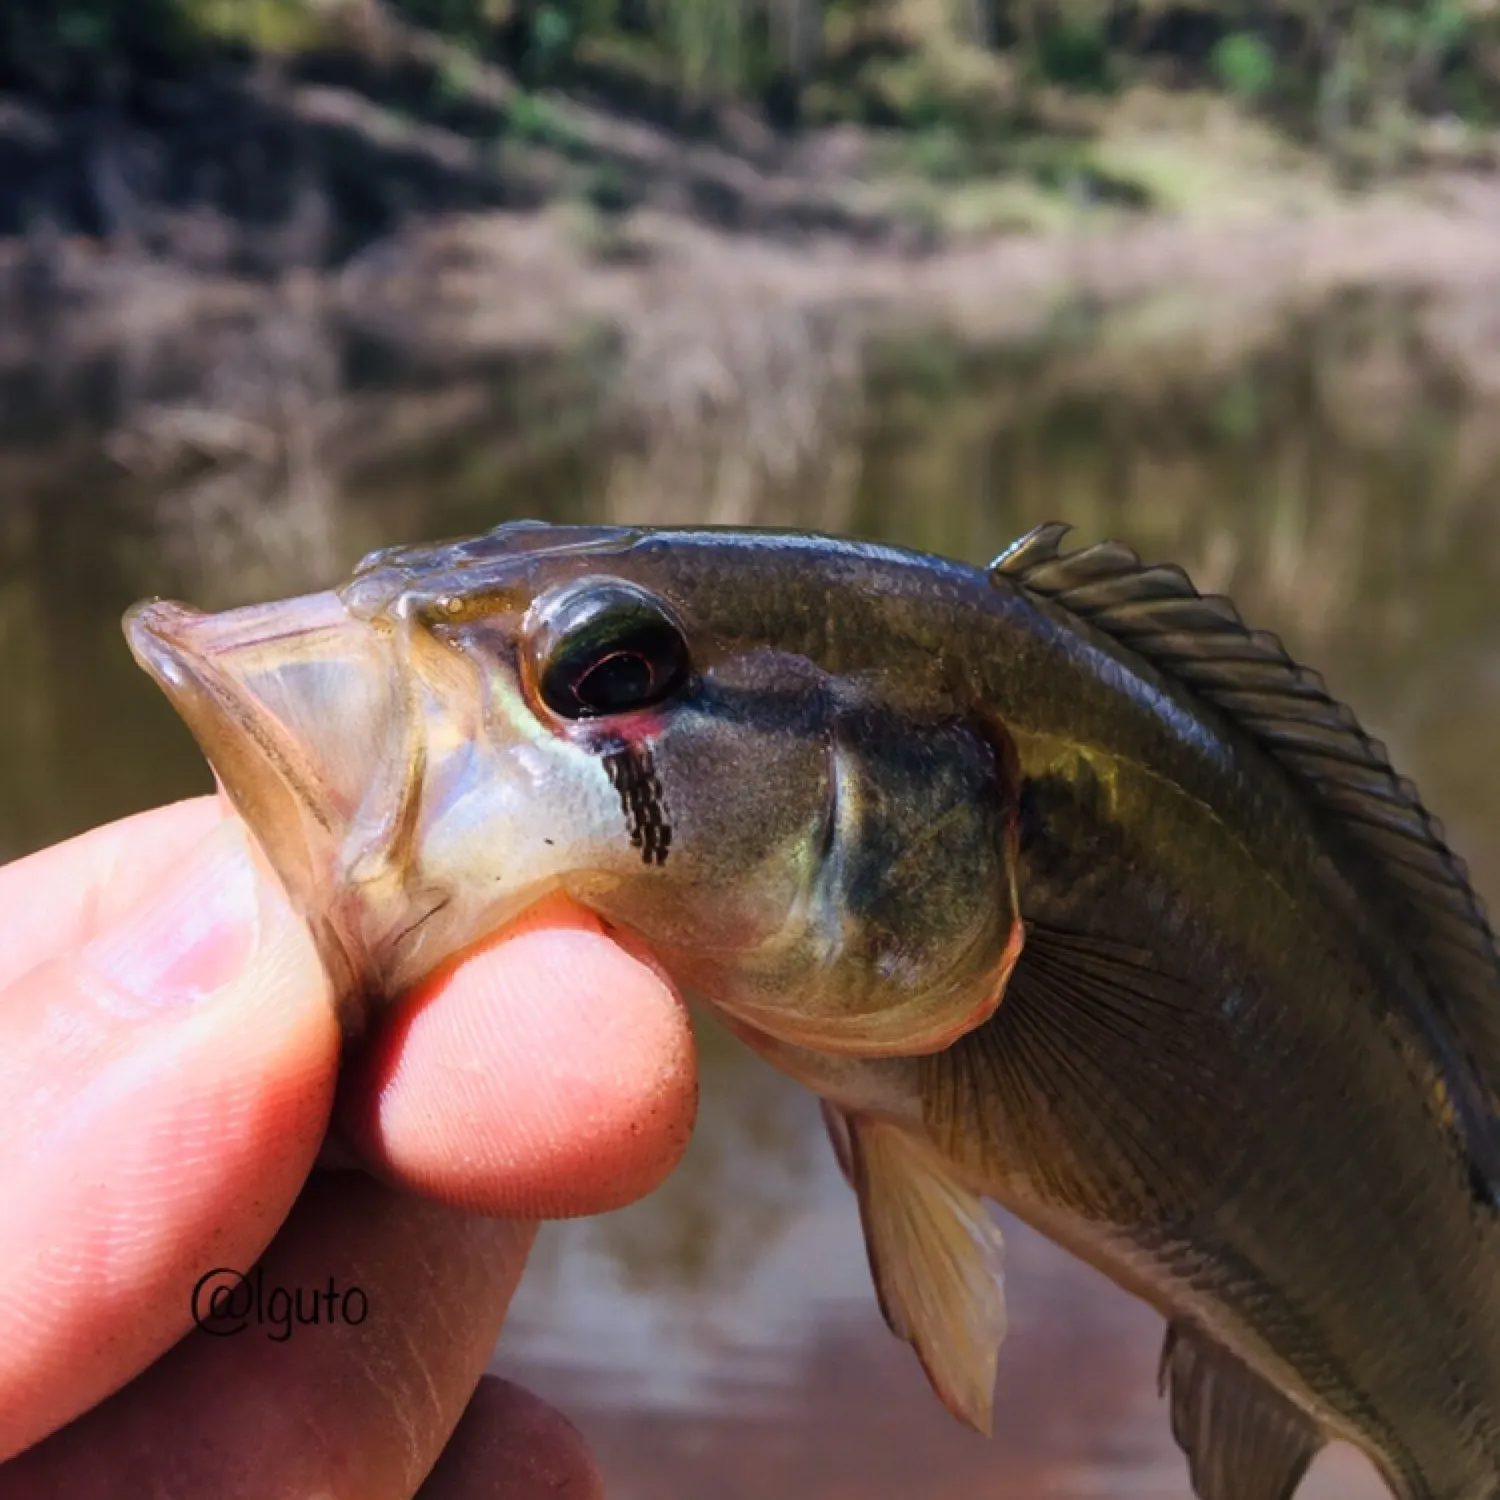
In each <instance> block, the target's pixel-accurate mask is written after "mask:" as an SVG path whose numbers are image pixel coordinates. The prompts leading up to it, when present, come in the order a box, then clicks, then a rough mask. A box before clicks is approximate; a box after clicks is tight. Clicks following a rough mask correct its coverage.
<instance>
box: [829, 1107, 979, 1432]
mask: <svg viewBox="0 0 1500 1500" xmlns="http://www.w3.org/2000/svg"><path fill="white" fill-rule="evenodd" d="M826 1114H827V1115H828V1116H830V1117H831V1118H830V1119H829V1121H828V1123H829V1129H830V1134H832V1135H834V1139H835V1146H836V1148H837V1146H838V1145H839V1144H841V1142H840V1141H839V1134H840V1133H842V1134H843V1136H844V1139H845V1140H847V1143H848V1167H849V1171H848V1174H847V1175H848V1176H849V1177H850V1180H851V1181H852V1182H853V1184H854V1189H855V1191H856V1192H857V1193H858V1194H859V1212H860V1218H861V1219H862V1221H863V1223H864V1231H865V1247H866V1249H867V1250H868V1252H869V1256H870V1272H871V1275H872V1276H873V1277H874V1281H875V1291H876V1295H877V1296H878V1297H879V1298H880V1310H881V1312H882V1313H884V1314H885V1320H886V1322H887V1323H888V1324H889V1325H890V1328H891V1332H892V1333H894V1334H895V1335H896V1336H897V1337H898V1338H902V1339H905V1340H906V1342H907V1343H909V1344H910V1345H911V1346H912V1347H913V1348H914V1349H915V1350H916V1351H917V1358H918V1359H920V1360H921V1361H922V1368H923V1369H924V1370H925V1371H926V1372H927V1378H928V1380H929V1381H931V1383H932V1388H933V1390H934V1391H935V1392H936V1393H937V1395H938V1398H939V1399H940V1400H941V1401H942V1403H943V1404H944V1405H945V1406H946V1407H947V1408H948V1410H949V1411H951V1412H952V1413H953V1415H954V1416H956V1417H958V1418H959V1419H960V1420H961V1421H963V1422H966V1423H968V1425H969V1426H970V1427H973V1428H975V1429H976V1430H977V1431H979V1432H982V1433H984V1434H986V1435H988V1433H989V1430H990V1415H991V1406H992V1404H993V1402H994V1393H995V1356H996V1353H997V1351H998V1350H999V1347H1000V1342H1001V1340H1002V1339H1003V1338H1004V1337H1005V1293H1004V1286H1003V1264H1002V1262H1003V1245H1002V1242H1001V1238H1000V1230H999V1229H998V1227H997V1226H996V1225H995V1224H994V1223H993V1222H992V1221H991V1219H990V1217H989V1215H988V1214H987V1213H986V1212H985V1208H984V1204H983V1203H982V1202H981V1201H980V1200H979V1198H978V1197H977V1196H976V1195H975V1194H974V1193H972V1192H970V1191H969V1189H968V1188H966V1187H964V1186H963V1185H962V1184H961V1183H960V1182H958V1181H957V1180H956V1178H955V1177H954V1176H953V1175H952V1174H951V1172H950V1171H949V1170H948V1168H947V1167H946V1165H945V1164H944V1162H943V1159H942V1158H941V1157H940V1156H939V1155H938V1154H937V1153H936V1152H935V1151H934V1150H933V1149H932V1148H931V1147H930V1146H927V1145H925V1144H924V1143H923V1142H922V1141H920V1140H918V1139H917V1138H916V1137H915V1136H913V1135H911V1134H910V1133H909V1132H908V1131H906V1130H903V1129H902V1128H900V1127H899V1126H896V1125H891V1124H888V1123H886V1122H885V1121H882V1120H874V1119H869V1118H866V1117H863V1116H857V1115H856V1116H852V1117H851V1116H841V1115H840V1114H839V1112H837V1111H835V1110H833V1109H832V1108H831V1107H829V1108H827V1109H826ZM840 1123H841V1124H842V1127H843V1130H842V1132H838V1131H836V1130H835V1126H836V1124H840ZM839 1155H840V1157H841V1159H842V1158H843V1155H844V1153H843V1152H842V1151H841V1152H840V1153H839Z"/></svg>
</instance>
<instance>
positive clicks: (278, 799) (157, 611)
mask: <svg viewBox="0 0 1500 1500" xmlns="http://www.w3.org/2000/svg"><path fill="white" fill-rule="evenodd" d="M122 625H123V628H124V633H125V638H126V641H127V643H128V645H129V647H130V651H131V654H132V656H134V658H135V660H136V661H137V663H138V664H139V665H140V666H141V668H142V669H143V670H144V671H145V672H146V673H147V674H148V675H149V676H150V677H151V678H152V680H153V681H155V682H156V683H157V685H158V686H159V687H160V688H161V689H162V691H163V692H164V693H165V694H166V697H167V699H168V701H169V702H170V703H171V704H172V706H173V708H174V709H176V711H177V713H178V715H179V716H180V717H181V718H182V720H183V721H184V723H185V724H186V726H187V728H188V729H189V730H190V732H191V733H192V735H193V738H194V739H195V740H196V741H197V742H198V745H199V748H200V749H201V750H202V752H203V754H204V755H205V757H206V758H207V760H208V762H209V764H210V766H211V767H212V769H213V772H214V777H215V780H216V781H217V783H218V785H219V788H220V790H221V794H222V795H223V797H224V798H225V799H226V800H227V802H228V804H229V805H230V806H231V807H233V809H234V811H235V813H236V814H237V815H238V816H239V818H240V820H241V821H242V822H243V823H244V824H245V825H246V827H247V828H248V829H249V832H250V834H251V837H252V839H253V841H254V843H255V845H256V846H258V848H259V851H260V853H261V854H262V855H264V857H265V859H266V861H267V863H268V865H269V867H270V870H271V872H272V873H274V875H275V877H276V879H277V881H278V883H279V884H280V885H281V887H282V889H283V890H284V891H285V893H286V895H287V897H288V898H289V899H290V901H291V904H292V906H293V907H294V909H296V910H297V912H298V913H299V915H300V916H301V917H302V918H303V920H304V921H306V922H307V923H308V925H309V927H310V929H311V931H312V934H313V937H314V941H315V942H316V943H317V946H318V949H319V953H320V955H321V957H322V960H323V964H324V967H325V969H326V971H327V974H328V977H329V980H330V983H331V985H332V987H333V991H334V996H335V1003H336V1004H337V1005H338V1007H339V1009H340V1012H341V1020H342V1021H343V1023H344V1025H345V1029H346V1031H348V1032H350V1033H351V1034H352V1033H353V1032H355V1031H357V1030H358V1028H359V1024H360V1021H361V1015H360V1010H359V1008H360V1007H361V1006H362V1004H363V1001H364V995H363V987H364V984H365V979H366V974H367V971H368V968H369V964H368V955H367V954H366V953H365V951H364V947H363V943H362V939H361V935H360V932H359V929H358V922H357V913H356V912H354V911H352V910H345V909H344V904H343V903H340V902H339V901H338V900H337V891H336V888H335V883H334V882H335V879H336V874H337V868H338V858H339V854H340V851H341V847H342V842H343V836H344V833H345V831H346V830H345V828H344V826H343V825H344V824H345V822H346V821H347V819H346V817H345V816H344V815H343V814H342V813H341V811H340V809H338V808H337V807H335V806H334V805H333V803H332V801H331V800H330V796H329V788H328V787H327V785H325V784H324V782H323V780H322V778H321V776H320V774H319V768H318V767H317V766H316V765H315V764H313V765H309V764H304V763H303V761H302V758H301V757H300V756H299V754H298V745H297V742H296V740H295V738H294V737H292V736H290V735H289V734H288V732H287V730H286V729H285V728H284V727H283V726H282V725H281V724H279V723H277V722H275V720H274V719H273V717H272V715H271V714H270V713H269V712H268V710H267V706H266V704H265V703H263V702H262V701H261V700H260V699H259V698H258V697H257V695H256V694H255V692H254V691H253V690H252V689H251V688H250V687H249V686H248V685H247V684H246V683H245V682H244V681H242V680H241V679H240V677H239V676H238V675H237V672H236V665H235V664H236V660H237V659H238V657H239V653H241V652H242V651H244V650H246V649H249V650H250V651H251V652H253V651H254V650H255V649H256V648H273V649H274V648H275V646H276V645H277V643H278V642H280V641H283V640H290V639H294V638H296V637H298V636H303V635H306V634H308V633H309V632H310V631H311V632H315V631H319V630H325V629H328V628H330V627H333V628H336V629H343V628H346V627H347V628H350V629H357V630H360V631H363V630H364V628H365V627H362V626H360V625H359V624H358V622H356V621H354V620H353V619H351V617H350V616H349V615H348V613H347V611H346V610H345V609H344V608H343V606H342V604H340V603H339V601H338V598H337V596H336V595H335V594H333V593H332V592H324V593H321V594H310V595H304V596H301V597H300V598H297V599H292V600H280V601H277V602H275V603H272V604H267V605H253V606H250V607H247V608H244V609H238V610H229V611H225V612H223V613H214V612H208V611H204V610H198V609H193V608H191V607H190V606H188V605H184V604H179V603H177V602H175V601H173V600H164V599H149V600H144V601H142V602H141V603H139V604H135V605H132V606H131V607H130V608H129V609H128V610H127V611H126V612H125V615H124V619H123V621H122Z"/></svg>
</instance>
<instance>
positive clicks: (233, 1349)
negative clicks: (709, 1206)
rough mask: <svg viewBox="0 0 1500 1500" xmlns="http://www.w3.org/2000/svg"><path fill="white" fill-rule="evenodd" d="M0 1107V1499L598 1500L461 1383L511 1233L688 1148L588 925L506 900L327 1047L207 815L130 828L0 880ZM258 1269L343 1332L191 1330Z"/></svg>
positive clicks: (668, 1053) (489, 1325)
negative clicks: (315, 1305) (364, 1025)
mask: <svg viewBox="0 0 1500 1500" xmlns="http://www.w3.org/2000/svg"><path fill="white" fill-rule="evenodd" d="M0 1100H4V1101H5V1107H4V1109H3V1110H0V1184H3V1185H4V1205H5V1207H4V1212H3V1214H0V1497H3V1500H32V1497H43V1496H64V1495H69V1496H71V1495H80V1494H88V1495H94V1496H99V1497H109V1496H113V1495H121V1496H124V1495H131V1496H134V1495H143V1494H150V1495H152V1496H156V1497H164V1500H171V1497H175V1496H178V1495H181V1496H184V1497H186V1496H199V1495H204V1494H212V1495H215V1496H220V1497H225V1500H235V1497H239V1496H255V1497H257V1500H262V1497H270V1500H276V1497H282V1496H287V1497H291V1496H310V1495H317V1496H319V1497H324V1496H327V1497H338V1500H343V1497H346V1496H347V1497H359V1500H387V1497H392V1500H397V1497H399V1500H409V1497H411V1496H413V1495H420V1496H421V1497H422V1500H458V1497H465V1500H468V1497H479V1496H484V1497H490V1500H501V1497H503V1500H531V1497H533V1496H535V1497H541V1496H547V1497H548V1500H590V1497H594V1496H597V1495H599V1494H602V1487H601V1483H600V1479H599V1475H598V1473H597V1470H596V1469H595V1467H594V1465H593V1462H592V1460H591V1459H590V1457H589V1455H588V1453H587V1450H586V1449H585V1447H584V1445H583V1442H582V1439H581V1438H580V1437H579V1435H578V1434H577V1432H576V1431H575V1430H574V1429H573V1428H572V1427H571V1425H570V1424H569V1423H568V1422H567V1421H566V1419H564V1418H563V1417H562V1416H560V1415H559V1414H557V1413H556V1412H553V1411H551V1410H550V1408H548V1407H546V1406H545V1405H543V1403H541V1402H540V1401H539V1400H537V1399H536V1398H535V1397H532V1396H530V1395H529V1394H527V1393H526V1392H524V1391H522V1390H520V1389H519V1388H518V1387H516V1386H513V1385H510V1384H509V1383H507V1382H504V1381H500V1380H497V1379H494V1378H493V1377H487V1376H485V1375H484V1370H485V1365H486V1363H487V1361H488V1360H489V1358H490V1356H491V1353H492V1351H493V1348H494V1345H495V1341H496V1338H497V1337H498V1335H499V1333H500V1328H501V1325H502V1323H503V1321H504V1318H505V1313H506V1309H507V1307H508V1305H509V1303H510V1299H511V1295H512V1293H513V1292H514V1290H515V1287H516V1284H517V1282H518V1280H519V1278H520V1275H521V1271H522V1269H523V1267H524V1264H525V1260H526V1256H527V1253H528V1251H529V1249H530V1247H531V1243H532V1238H533V1235H534V1232H535V1223H536V1221H537V1220H539V1219H542V1218H552V1217H563V1216H567V1215H575V1214H587V1213H598V1212H602V1211H605V1210H607V1209H610V1208H614V1207H617V1206H619V1205H620V1204H622V1203H625V1202H628V1201H630V1200H632V1199H634V1198H637V1197H639V1196H641V1195H642V1194H644V1193H646V1192H648V1191H650V1189H651V1188H652V1187H654V1186H655V1185H656V1184H657V1183H658V1182H659V1181H660V1180H661V1179H662V1178H663V1177H664V1176H665V1175H666V1174H667V1172H668V1171H670V1169H671V1167H672V1166H673V1165H674V1164H675V1162H676V1160H677V1158H678V1156H679V1154H680V1152H681V1150H682V1147H683V1146H684V1144H685V1143H686V1140H687V1137H688V1134H689V1131H690V1129H691V1126H692V1119H693V1114H694V1108H695V1104H696V1073H695V1067H694V1058H693V1050H692V1040H691V1034H690V1032H689V1029H688V1025H687V1020H686V1017H685V1013H684V1010H683V1007H682V1005H681V1002H680V1000H679V998H678V997H677V995H676V994H675V993H674V992H673V991H672V989H671V987H670V986H669V985H668V983H667V982H666V981H665V980H664V979H663V978H662V977H661V976H660V975H659V974H658V973H657V971H656V970H655V969H654V968H653V967H652V966H651V965H650V963H649V961H647V960H645V959H643V958H640V957H636V956H632V955H631V954H630V953H628V952H627V951H626V950H625V949H624V948H623V947H621V946H620V945H619V944H617V943H616V942H614V941H613V940H612V939H611V938H610V937H609V936H607V935H606V934H605V933H604V932H603V931H602V930H601V928H600V926H599V923H598V922H597V921H596V920H595V919H594V918H593V917H591V916H590V915H589V914H588V913H586V912H583V911H582V910H580V909H578V908H576V907H573V906H569V905H566V904H563V903H556V904H549V905H547V906H546V907H544V908H538V909H537V910H535V911H533V912H532V913H530V914H528V916H527V917H526V918H525V919H524V920H523V921H522V922H520V923H518V924H516V925H515V926H513V927H512V928H510V929H508V930H507V931H506V932H504V933H502V934H499V935H498V936H497V937H496V938H494V939H493V940H491V941H490V942H488V943H486V944H485V945H484V946H483V947H482V948H480V949H478V950H476V951H475V952H473V953H470V954H468V955H466V956H465V957H464V958H463V959H462V960H461V961H460V962H458V963H456V964H454V965H451V966H449V967H448V968H447V969H445V970H444V971H443V972H442V973H440V974H438V975H436V976H434V977H433V978H432V979H431V980H429V981H428V982H427V983H426V984H425V985H424V986H422V988H421V989H420V990H419V991H418V992H417V993H415V994H413V995H411V996H409V997H407V999H406V1001H405V1002H404V1003H403V1005H402V1006H401V1008H400V1009H399V1011H398V1012H397V1013H396V1014H395V1015H393V1016H392V1017H391V1018H390V1019H389V1020H388V1021H387V1022H386V1023H384V1024H382V1025H380V1026H378V1027H377V1028H376V1029H375V1031H374V1032H373V1033H372V1034H371V1035H370V1036H369V1037H368V1038H367V1039H366V1041H365V1042H364V1043H363V1044H362V1045H360V1046H359V1047H358V1048H357V1049H355V1050H354V1051H352V1052H351V1053H349V1054H348V1055H344V1054H343V1052H342V1045H341V1036H340V1032H339V1028H338V1025H337V1022H336V1019H335V1015H334V1010H333V1006H332V1004H331V1001H330V996H329V994H328V991H327V985H326V982H325V980H324V978H323V975H322V971H321V968H320V966H319V964H318V960H317V956H316V953H315V952H314V950H313V947H312V944H311V941H310V939H309V937H308V935H307V932H306V930H305V928H304V927H303V925H302V924H301V923H300V922H299V921H298V920H297V919H296V918H295V917H294V915H293V914H292V912H291V911H290V910H289V908H288V907H287V905H286V903H285V900H284V899H283V897H282V896H281V895H280V893H279V891H278V889H277V888H276V886H275V883H274V882H273V881H271V880H270V879H269V878H268V877H266V876H265V875H263V874H262V873H261V870H260V866H259V862H258V860H257V859H256V858H255V857H254V855H253V853H252V851H251V849H250V847H249V845H248V842H247V839H246V836H245V834H244V832H243V830H242V828H241V827H240V825H239V823H238V822H237V820H235V819H234V818H232V817H231V816H228V815H226V813H225V812H224V811H223V810H222V809H221V807H220V806H219V804H217V803H216V802H215V801H214V800H213V799H209V798H205V799H198V800H194V801H189V802H183V803H178V804H176V805H174V806H171V807H166V808H161V809H158V810H157V811H154V812H150V813H145V814H142V815H140V816H138V817H135V818H129V819H126V820H124V821H123V822H121V823H115V824H111V825H109V826H107V827H104V828H100V829H96V830H94V831H93V832H91V833H87V834H84V835H82V836H81V837H80V838H77V839H74V840H72V841H71V842H69V843H66V844H61V845H58V846H56V847H54V848H52V849H48V850H44V851H42V852H41V853H38V854H35V855H32V856H30V857H29V858H26V859H23V860H19V861H17V862H15V863H13V864H11V865H8V866H4V867H0ZM320 1154H321V1159H322V1161H324V1162H325V1163H326V1162H327V1161H329V1160H332V1159H336V1160H338V1161H340V1162H341V1163H344V1164H346V1165H348V1166H350V1167H354V1168H357V1169H356V1170H314V1166H315V1163H318V1162H319V1160H320ZM358 1169H362V1170H358ZM257 1262H260V1264H261V1266H262V1268H263V1273H264V1278H265V1283H266V1285H268V1286H275V1285H279V1286H285V1287H288V1288H297V1287H307V1288H314V1287H322V1286H324V1285H325V1284H326V1283H327V1282H328V1279H329V1277H330V1276H332V1277H334V1278H336V1280H337V1281H338V1283H339V1284H340V1285H341V1286H344V1287H348V1286H351V1285H357V1286H358V1287H359V1288H360V1289H361V1290H362V1291H363V1292H364V1293H365V1296H366V1299H367V1303H368V1314H367V1316H366V1318H365V1319H364V1321H363V1322H362V1323H359V1324H357V1325H353V1326H351V1325H347V1324H344V1323H342V1322H340V1323H335V1324H333V1325H328V1324H321V1325H319V1326H316V1327H308V1328H299V1329H298V1330H297V1331H296V1335H295V1336H294V1337H291V1338H290V1339H287V1340H286V1341H283V1342H278V1341H275V1340H272V1339H270V1338H268V1337H266V1336H265V1332H264V1330H259V1331H257V1330H256V1329H254V1328H253V1327H252V1328H251V1329H249V1330H247V1332H246V1333H245V1334H244V1335H243V1336H240V1337H232V1338H226V1337H213V1336H211V1335H209V1334H207V1333H204V1332H202V1331H198V1330H194V1329H193V1327H192V1311H193V1309H192V1287H193V1284H194V1283H195V1281H197V1279H198V1278H199V1277H200V1276H201V1275H203V1273H204V1272H205V1271H207V1270H209V1269H211V1268H213V1267H216V1266H227V1267H234V1268H241V1269H245V1270H248V1269H249V1268H250V1267H252V1266H254V1265H255V1264H256V1263H257ZM5 1460H8V1462H6V1461H5Z"/></svg>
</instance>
